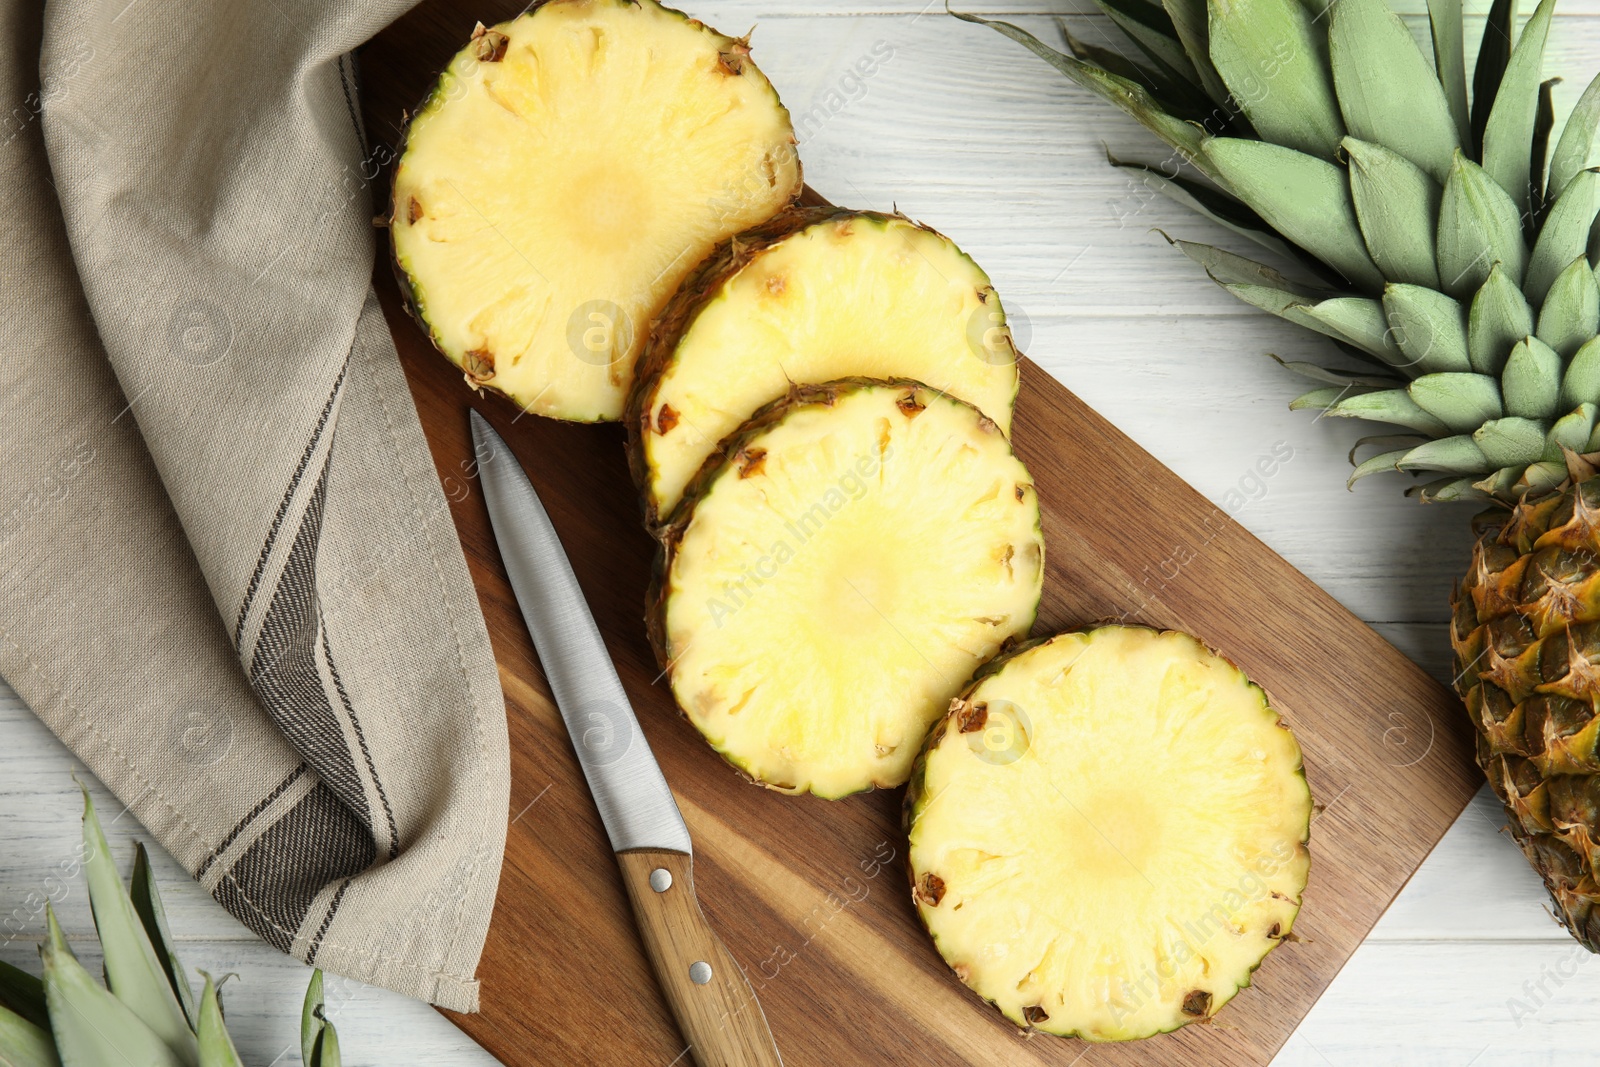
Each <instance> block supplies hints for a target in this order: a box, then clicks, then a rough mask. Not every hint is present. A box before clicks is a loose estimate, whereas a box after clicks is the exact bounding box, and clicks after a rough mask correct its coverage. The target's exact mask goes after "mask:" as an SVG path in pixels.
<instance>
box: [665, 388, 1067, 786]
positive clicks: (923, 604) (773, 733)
mask: <svg viewBox="0 0 1600 1067" xmlns="http://www.w3.org/2000/svg"><path fill="white" fill-rule="evenodd" d="M724 453H725V454H721V455H717V456H713V457H711V458H710V459H708V461H707V462H706V465H705V466H704V467H703V468H702V470H701V472H700V474H699V475H698V476H697V477H696V479H695V480H694V482H693V483H691V488H690V491H689V493H688V494H687V495H686V497H685V503H684V506H683V507H681V508H680V509H678V512H677V514H676V516H675V518H674V520H673V522H672V523H671V524H670V525H669V526H667V527H665V528H664V529H663V530H662V531H661V532H660V535H659V536H660V541H661V552H660V553H659V554H658V557H657V561H656V576H655V582H654V585H653V587H652V590H651V595H650V608H649V611H648V613H647V621H648V626H649V633H650V639H651V644H652V646H653V647H654V649H655V651H656V656H657V659H658V661H659V662H660V664H661V666H662V669H663V670H664V671H665V672H667V674H668V677H669V682H670V686H671V688H672V691H673V695H674V697H675V699H676V700H677V702H678V706H679V708H680V709H681V710H682V711H683V713H684V715H685V716H686V717H687V718H688V719H689V720H690V722H691V723H693V724H694V725H695V727H696V728H697V729H698V730H700V732H701V733H702V735H703V736H705V737H706V739H707V741H708V742H709V743H710V744H711V746H712V747H713V748H714V749H716V750H717V751H718V752H719V753H721V754H722V756H723V757H724V758H725V759H727V760H728V762H729V763H731V764H732V765H733V766H734V767H736V768H737V769H738V770H739V771H740V772H741V773H742V774H744V775H745V776H746V777H747V778H749V779H750V780H752V781H754V782H757V783H758V784H761V785H763V786H766V787H768V788H771V789H776V790H779V791H782V792H789V793H800V792H810V793H813V794H815V795H817V796H821V797H825V798H829V799H833V798H838V797H842V796H847V795H849V794H851V793H856V792H860V791H863V790H866V789H872V788H875V787H890V786H896V785H900V784H901V783H903V782H904V781H905V779H906V776H907V775H908V774H909V772H910V767H911V763H912V760H913V759H914V758H915V755H916V752H917V750H918V747H919V745H920V744H921V741H922V739H923V736H924V735H925V733H926V731H927V728H928V726H929V725H930V724H931V723H932V722H933V721H935V720H936V719H937V718H938V717H939V715H940V714H941V713H942V712H943V711H944V709H945V707H946V706H947V705H948V703H949V700H950V698H951V697H952V696H954V695H955V692H956V691H957V690H958V689H959V688H960V686H961V684H963V682H964V681H965V679H967V678H968V677H970V675H971V674H972V672H973V671H974V670H975V669H976V668H977V667H978V666H979V665H980V664H982V663H983V662H984V661H986V660H988V659H989V658H991V657H992V656H994V655H995V654H996V653H998V652H1000V651H1001V650H1002V649H1004V648H1006V647H1009V645H1011V644H1013V643H1015V642H1016V641H1017V640H1019V639H1020V638H1022V637H1023V636H1024V635H1026V633H1027V632H1028V630H1029V629H1030V628H1031V626H1032V625H1033V621H1034V618H1035V616H1036V614H1037V611H1038V604H1039V597H1040V594H1041V591H1042V586H1043V574H1044V566H1043V554H1044V543H1043V537H1042V534H1041V532H1040V525H1039V506H1038V498H1037V496H1036V495H1035V493H1034V489H1033V485H1032V481H1031V478H1030V477H1029V476H1028V473H1027V470H1026V468H1024V467H1023V465H1022V464H1021V462H1020V461H1019V460H1017V459H1016V457H1015V456H1013V455H1012V454H1011V450H1010V445H1009V444H1008V443H1007V442H1006V439H1005V436H1004V435H1003V434H1002V433H1000V431H999V429H998V427H996V426H995V425H994V423H993V421H992V420H990V419H988V418H987V417H986V416H984V415H983V414H982V413H980V412H978V411H977V410H976V409H974V408H973V407H971V405H969V404H966V403H964V402H962V401H959V400H956V399H954V398H952V397H948V396H943V395H940V394H937V393H934V392H933V391H931V390H929V389H928V388H927V387H926V386H924V385H922V384H921V383H918V382H912V381H905V380H901V381H878V380H869V379H850V380H843V381H838V382H830V383H827V384H824V385H812V386H795V387H794V388H793V389H792V390H791V392H790V394H789V395H788V396H786V397H783V398H780V399H779V400H777V401H774V402H773V403H771V404H769V405H767V407H765V408H763V409H762V410H761V411H760V412H758V413H757V415H756V416H755V417H754V418H753V419H752V420H751V421H750V422H748V423H746V424H745V426H744V427H743V428H742V429H741V430H740V432H739V433H738V434H736V435H734V436H733V437H732V438H730V439H729V440H728V441H727V442H726V447H725V450H724ZM863 458H867V459H869V460H870V462H869V463H868V464H867V468H868V469H867V471H866V473H865V474H860V473H859V471H860V467H859V464H860V463H861V461H862V460H863ZM852 476H855V477H858V478H859V479H860V481H861V482H862V483H863V484H864V486H865V488H863V489H862V490H861V491H860V492H859V494H841V499H840V500H837V501H835V502H837V503H841V504H842V506H840V507H838V508H836V509H834V510H833V511H832V512H831V517H830V518H827V519H826V520H825V524H813V523H812V522H811V521H810V519H809V518H808V517H809V516H813V515H816V514H819V513H817V512H816V510H815V507H814V505H815V504H816V503H822V502H825V501H827V499H828V493H829V492H830V491H832V490H834V489H836V488H838V487H839V486H841V485H844V484H846V483H845V481H844V480H845V479H847V478H850V477H852ZM796 516H799V517H798V518H796ZM797 531H798V532H797ZM780 541H782V542H787V543H788V544H790V545H791V549H792V551H791V552H790V553H789V554H788V555H787V556H785V555H784V554H783V553H781V552H777V551H768V549H769V548H774V549H775V546H776V545H777V543H778V542H780ZM752 546H756V547H752ZM758 558H767V559H772V560H778V561H779V562H778V565H777V566H776V568H773V573H770V574H767V576H766V577H765V578H764V579H763V580H762V581H761V582H760V583H759V584H756V585H754V586H752V587H750V588H747V589H746V590H744V592H743V593H741V592H739V591H738V590H737V589H733V590H732V591H730V586H729V584H728V580H727V579H725V578H724V576H731V579H735V580H736V579H738V578H740V577H741V576H748V575H749V574H750V573H752V572H753V567H752V564H753V563H754V562H755V561H756V560H757V559H758ZM864 583H871V585H870V588H867V589H865V590H863V584H864ZM730 608H731V609H732V610H731V611H730V610H729V609H730ZM807 620H810V621H807ZM718 621H721V622H722V623H724V624H726V627H727V628H726V629H724V627H723V626H719V625H717V623H718ZM741 672H744V673H743V674H741ZM745 676H748V678H749V679H750V680H752V682H759V683H760V686H762V687H764V688H763V690H762V691H761V692H760V693H759V694H755V693H754V690H752V692H751V693H746V692H745V691H744V689H743V688H742V687H741V686H740V685H739V682H740V680H741V679H742V678H744V677H745ZM757 695H758V696H759V698H758V699H757V698H756V696H757Z"/></svg>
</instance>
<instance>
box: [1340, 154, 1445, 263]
mask: <svg viewBox="0 0 1600 1067" xmlns="http://www.w3.org/2000/svg"><path fill="white" fill-rule="evenodd" d="M1343 145H1344V151H1345V155H1346V156H1348V157H1349V159H1350V197H1351V200H1352V201H1353V202H1354V204H1355V209H1356V220H1357V221H1358V222H1359V223H1360V225H1361V235H1362V237H1363V238H1364V239H1365V240H1366V243H1367V252H1368V253H1370V254H1371V256H1372V262H1374V263H1376V264H1377V265H1378V269H1379V270H1381V271H1382V272H1383V275H1384V277H1386V278H1389V279H1391V280H1393V281H1400V282H1410V283H1412V284H1414V285H1426V286H1428V287H1430V288H1434V289H1437V288H1438V287H1439V270H1438V266H1437V258H1438V255H1437V249H1436V246H1435V244H1434V241H1435V226H1436V224H1437V221H1438V218H1439V199H1440V196H1441V195H1442V190H1441V189H1440V188H1439V183H1438V182H1436V181H1434V180H1433V179H1432V178H1430V177H1428V176H1427V175H1426V174H1424V173H1423V172H1422V170H1421V169H1420V168H1418V167H1417V165H1416V164H1415V163H1412V162H1411V161H1410V160H1409V159H1407V158H1405V157H1404V156H1402V155H1400V154H1398V153H1396V152H1391V151H1390V150H1389V149H1387V148H1385V147H1383V146H1382V145H1379V144H1373V143H1372V142H1370V141H1359V140H1357V139H1356V138H1354V137H1346V138H1345V139H1344V142H1343Z"/></svg>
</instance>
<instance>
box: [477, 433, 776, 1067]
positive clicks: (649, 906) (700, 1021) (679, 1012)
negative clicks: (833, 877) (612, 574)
mask: <svg viewBox="0 0 1600 1067" xmlns="http://www.w3.org/2000/svg"><path fill="white" fill-rule="evenodd" d="M471 421H472V441H473V450H474V452H475V454H476V458H477V463H478V478H479V481H480V483H481V484H482V486H483V496H484V502H485V503H486V504H487V505H488V509H489V522H490V526H491V528H492V529H493V531H494V538H495V542H496V544H497V545H498V546H499V548H500V556H501V559H502V561H503V562H504V564H505V569H506V576H507V577H508V578H509V579H510V580H511V589H512V592H513V593H515V594H516V598H517V605H518V607H519V608H520V609H521V611H522V618H523V621H524V622H526V623H527V626H528V633H529V634H530V635H531V636H532V637H533V645H534V649H535V650H536V651H537V652H538V655H539V662H540V664H541V665H542V666H543V667H544V672H545V677H546V679H547V680H548V681H549V684H550V692H551V695H552V696H554V697H555V702H556V707H557V708H558V709H559V711H560V713H561V717H562V720H563V721H564V722H565V723H566V726H567V733H568V735H569V736H570V738H571V740H572V746H573V750H574V751H575V752H576V753H577V756H578V763H579V765H580V766H581V767H582V768H583V775H584V778H585V780H586V781H587V782H588V784H589V791H590V792H591V793H592V794H593V795H594V801H595V806H596V807H597V808H598V809H599V811H600V821H601V822H602V823H603V824H604V826H605V830H606V836H607V837H608V838H609V839H610V841H611V848H612V851H613V852H615V853H616V854H617V863H618V866H619V867H620V868H621V870H622V878H623V884H624V887H625V888H626V889H627V891H628V898H629V900H630V902H631V903H632V905H633V911H634V918H635V919H636V921H637V922H638V924H639V932H640V934H641V936H642V940H643V941H644V944H645V950H646V952H647V953H648V955H649V956H650V959H651V963H652V965H653V966H654V968H655V972H656V979H657V981H658V982H659V983H660V985H661V988H662V992H663V993H665V994H666V998H667V1003H668V1005H669V1007H670V1008H671V1010H672V1014H673V1017H674V1018H675V1019H676V1020H677V1023H678V1029H679V1030H680V1031H681V1032H682V1034H683V1037H684V1039H685V1040H686V1041H688V1043H689V1047H688V1048H687V1049H685V1051H686V1052H689V1053H690V1054H691V1055H692V1057H693V1059H694V1062H695V1063H697V1064H699V1065H700V1067H781V1064H782V1062H783V1061H782V1058H781V1057H780V1056H779V1054H778V1049H777V1045H776V1043H775V1042H774V1041H773V1039H772V1033H771V1031H770V1029H768V1027H767V1020H766V1016H765V1014H764V1013H763V1012H762V1010H761V1004H760V1002H759V1001H758V1000H757V999H756V995H755V992H754V991H753V990H752V989H751V988H750V983H749V981H748V980H747V979H746V978H745V976H744V972H743V970H742V969H741V968H740V966H739V964H738V962H737V961H735V960H734V958H733V956H732V955H731V954H730V953H729V952H728V950H727V949H726V948H724V947H723V945H722V942H721V941H720V940H719V939H718V938H717V935H716V933H715V932H714V931H713V930H712V929H711V927H710V925H709V924H708V923H707V922H706V919H705V915H704V914H703V913H702V912H701V910H700V904H699V901H698V899H697V898H696V897H695V893H694V879H693V858H692V847H691V844H690V840H689V829H688V827H687V826H685V825H684V822H683V816H682V814H681V813H680V812H679V811H678V804H677V801H676V800H675V799H673V796H672V790H671V789H670V788H669V787H668V786H667V781H666V778H665V777H664V776H663V775H662V773H661V767H660V765H659V764H657V763H656V760H655V756H654V754H653V753H652V752H651V751H650V745H649V743H648V742H647V741H646V740H645V736H644V733H643V731H642V730H640V728H639V720H638V718H637V716H635V715H634V712H633V707H632V705H631V704H630V703H629V701H628V695H627V693H626V691H624V689H623V687H622V681H621V679H620V678H618V677H617V670H616V666H615V665H614V664H613V663H612V661H611V655H610V653H609V652H607V650H606V646H605V641H604V640H603V639H602V638H601V636H600V628H599V627H598V626H596V625H595V621H594V616H593V615H592V614H591V613H590V611H589V603H588V601H587V600H586V599H585V598H584V595H583V590H582V588H581V587H580V586H579V585H578V579H577V577H576V575H574V574H573V572H572V564H571V562H570V561H569V560H568V559H567V553H566V550H565V549H564V548H563V547H562V545H561V539H560V537H559V536H558V535H557V534H556V531H555V527H554V526H553V525H551V522H550V516H549V514H548V513H547V512H546V511H545V508H544V504H543V502H542V501H540V499H539V494H538V493H537V492H535V491H534V488H533V483H532V482H530V481H529V480H528V475H527V472H526V471H524V470H523V468H522V465H521V464H520V463H519V462H518V461H517V458H516V456H515V455H513V454H512V452H511V449H510V448H509V447H508V446H507V445H506V443H505V441H504V440H502V439H501V437H500V435H499V434H498V433H496V432H495V431H494V429H493V428H492V427H491V426H490V425H489V423H488V420H486V419H485V418H484V417H483V416H482V415H480V414H479V413H478V412H477V411H476V410H473V411H472V413H471ZM680 1055H681V1054H680Z"/></svg>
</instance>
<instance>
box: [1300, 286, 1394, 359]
mask: <svg viewBox="0 0 1600 1067" xmlns="http://www.w3.org/2000/svg"><path fill="white" fill-rule="evenodd" d="M1283 317H1284V318H1286V319H1288V320H1289V321H1290V322H1297V323H1300V324H1301V325H1302V326H1306V327H1308V328H1310V329H1313V330H1316V331H1317V332H1318V333H1323V334H1327V335H1328V336H1329V337H1332V338H1334V339H1336V340H1345V341H1348V342H1350V343H1351V344H1353V345H1355V346H1356V347H1357V348H1359V349H1361V350H1362V351H1363V352H1370V353H1371V354H1372V355H1374V356H1377V357H1378V358H1379V359H1381V360H1383V361H1384V362H1385V363H1388V364H1389V365H1390V366H1394V367H1404V366H1406V365H1407V364H1408V363H1409V360H1408V358H1407V357H1406V354H1405V353H1404V352H1402V351H1401V350H1400V346H1399V345H1397V344H1395V342H1394V338H1393V337H1392V336H1391V335H1390V334H1391V331H1390V329H1389V320H1388V318H1387V317H1386V316H1385V315H1384V312H1383V305H1382V304H1381V303H1379V302H1378V301H1376V300H1373V299H1371V298H1370V297H1365V296H1336V297H1331V298H1329V299H1327V300H1323V301H1319V302H1318V303H1315V304H1300V305H1297V306H1295V307H1291V308H1288V309H1287V310H1285V311H1284V313H1283Z"/></svg>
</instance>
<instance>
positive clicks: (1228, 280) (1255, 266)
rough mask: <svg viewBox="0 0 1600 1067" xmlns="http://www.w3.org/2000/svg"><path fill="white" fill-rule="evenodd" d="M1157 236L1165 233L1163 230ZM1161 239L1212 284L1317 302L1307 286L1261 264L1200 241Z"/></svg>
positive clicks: (1158, 231)
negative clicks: (1268, 290)
mask: <svg viewBox="0 0 1600 1067" xmlns="http://www.w3.org/2000/svg"><path fill="white" fill-rule="evenodd" d="M1156 232H1157V233H1161V231H1160V230H1157V231H1156ZM1161 236H1162V237H1164V238H1166V241H1167V243H1168V244H1170V245H1172V246H1173V247H1174V248H1176V249H1177V250H1178V251H1180V252H1182V253H1183V254H1184V255H1185V256H1188V257H1189V258H1190V259H1191V260H1193V261H1194V262H1196V263H1198V264H1199V265H1200V266H1201V267H1203V268H1204V269H1205V272H1206V273H1207V274H1209V275H1210V276H1211V280H1212V281H1214V282H1216V283H1218V284H1219V285H1259V286H1264V287H1267V288H1271V289H1277V290H1281V291H1282V292H1283V293H1284V294H1285V295H1286V296H1291V297H1294V298H1295V299H1298V300H1312V299H1315V298H1314V297H1312V296H1311V295H1310V293H1309V291H1308V290H1306V289H1305V288H1304V287H1303V286H1300V285H1296V284H1295V283H1294V282H1292V281H1290V280H1289V279H1288V278H1285V277H1284V276H1283V275H1282V274H1281V273H1279V272H1278V271H1277V270H1276V269H1274V268H1272V267H1269V266H1268V265H1267V264H1265V263H1258V262H1256V261H1255V260H1253V259H1249V258H1247V257H1245V256H1240V255H1235V254H1234V253H1232V252H1228V251H1226V250H1224V249H1221V248H1216V247H1214V246H1212V245H1208V244H1200V243H1199V242H1197V241H1184V240H1180V239H1179V238H1176V237H1168V236H1167V235H1166V234H1165V233H1161Z"/></svg>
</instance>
